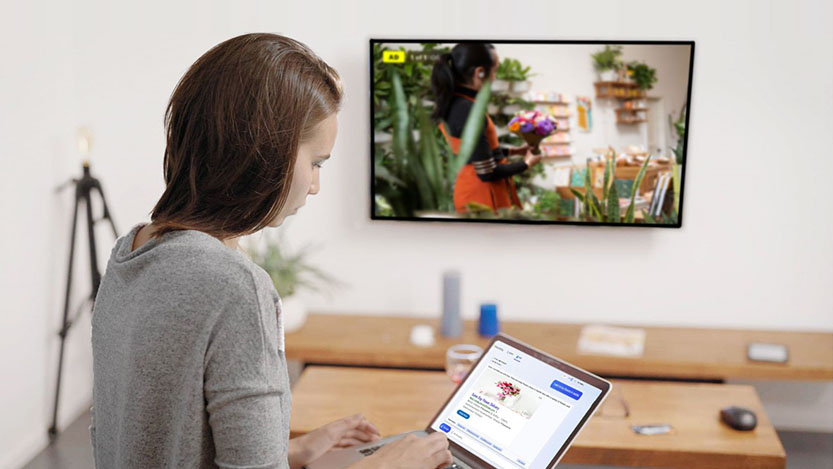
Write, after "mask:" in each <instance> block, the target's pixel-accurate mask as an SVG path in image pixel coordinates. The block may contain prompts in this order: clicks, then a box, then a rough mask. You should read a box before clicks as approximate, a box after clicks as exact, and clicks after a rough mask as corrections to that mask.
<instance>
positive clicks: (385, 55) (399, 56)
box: [382, 50, 405, 64]
mask: <svg viewBox="0 0 833 469" xmlns="http://www.w3.org/2000/svg"><path fill="white" fill-rule="evenodd" d="M382 62H384V63H388V64H402V63H405V51H402V50H386V51H382Z"/></svg>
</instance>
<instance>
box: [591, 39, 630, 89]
mask: <svg viewBox="0 0 833 469" xmlns="http://www.w3.org/2000/svg"><path fill="white" fill-rule="evenodd" d="M591 57H592V58H593V68H595V69H596V72H597V73H598V74H599V81H616V79H617V76H618V73H619V70H620V69H621V68H622V65H623V64H622V46H611V45H606V46H605V48H604V49H603V50H600V51H599V52H596V53H595V54H591Z"/></svg>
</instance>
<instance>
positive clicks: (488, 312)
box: [477, 303, 500, 337]
mask: <svg viewBox="0 0 833 469" xmlns="http://www.w3.org/2000/svg"><path fill="white" fill-rule="evenodd" d="M477 331H478V332H479V333H480V335H481V336H483V337H492V336H494V335H497V333H498V332H500V324H499V323H498V320H497V305H496V304H494V303H483V304H482V305H480V323H479V324H478V328H477Z"/></svg>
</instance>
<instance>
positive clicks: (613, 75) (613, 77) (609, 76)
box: [599, 70, 619, 81]
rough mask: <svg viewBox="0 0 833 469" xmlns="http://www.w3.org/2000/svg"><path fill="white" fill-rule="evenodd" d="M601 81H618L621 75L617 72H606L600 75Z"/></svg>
mask: <svg viewBox="0 0 833 469" xmlns="http://www.w3.org/2000/svg"><path fill="white" fill-rule="evenodd" d="M599 79H600V80H601V81H617V80H618V79H619V73H618V72H617V71H616V70H605V71H604V72H600V73H599Z"/></svg>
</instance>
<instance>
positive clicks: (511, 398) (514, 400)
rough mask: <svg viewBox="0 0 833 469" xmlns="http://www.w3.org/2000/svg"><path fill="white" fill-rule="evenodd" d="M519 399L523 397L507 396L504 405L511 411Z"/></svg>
mask: <svg viewBox="0 0 833 469" xmlns="http://www.w3.org/2000/svg"><path fill="white" fill-rule="evenodd" d="M519 397H521V395H520V394H518V395H515V396H506V397H505V398H504V399H503V405H505V406H506V407H508V408H510V409H511V408H512V407H513V406H514V405H515V404H516V403H517V402H518V398H519Z"/></svg>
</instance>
